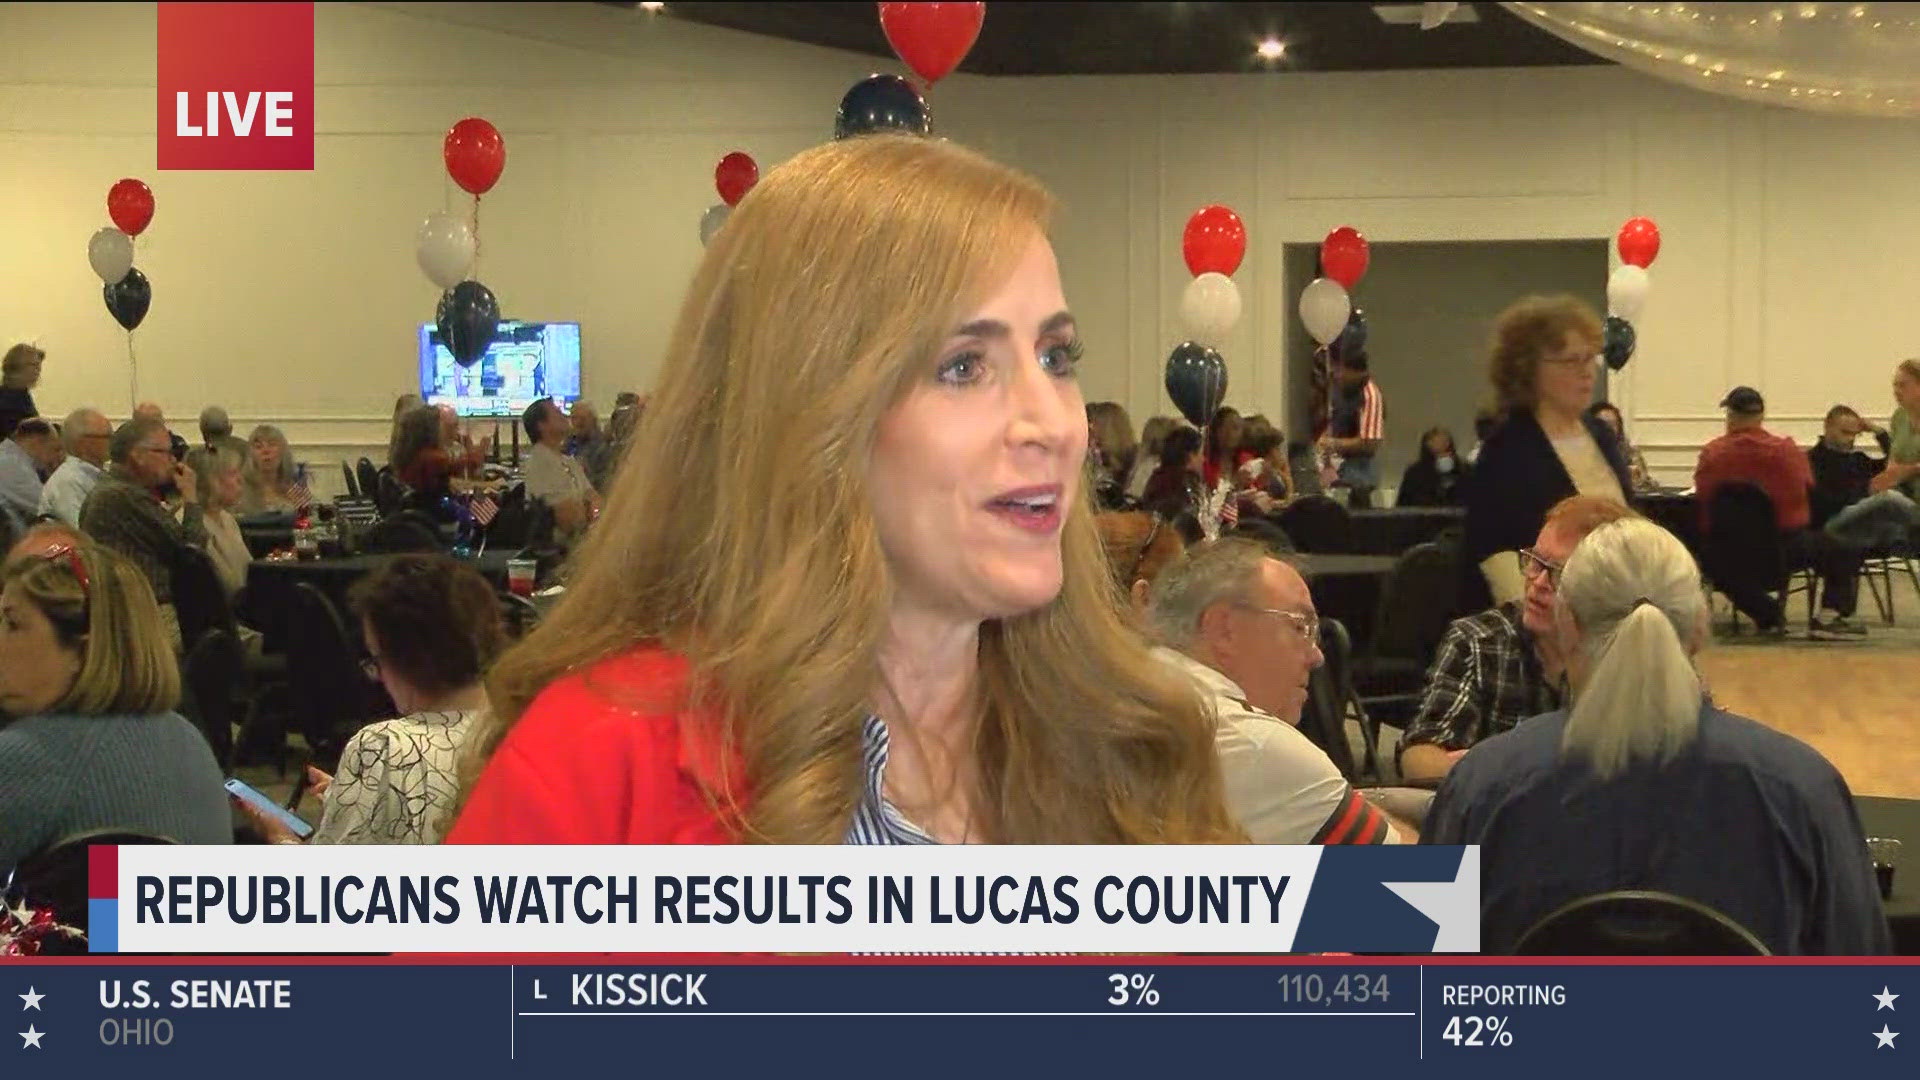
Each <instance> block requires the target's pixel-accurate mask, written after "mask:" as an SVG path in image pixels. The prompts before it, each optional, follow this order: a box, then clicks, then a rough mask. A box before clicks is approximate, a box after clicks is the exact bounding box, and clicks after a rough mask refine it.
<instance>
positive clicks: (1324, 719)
mask: <svg viewBox="0 0 1920 1080" xmlns="http://www.w3.org/2000/svg"><path fill="white" fill-rule="evenodd" d="M1320 655H1321V656H1323V657H1325V658H1326V659H1325V662H1324V663H1322V664H1321V665H1320V667H1319V668H1318V669H1316V670H1315V671H1314V673H1313V677H1312V678H1311V679H1309V680H1308V681H1307V704H1306V708H1304V709H1302V710H1301V712H1300V733H1301V734H1303V735H1305V736H1306V737H1307V738H1308V739H1310V740H1311V741H1312V742H1313V744H1314V745H1315V746H1318V747H1319V748H1320V749H1322V750H1324V751H1326V753H1327V757H1329V758H1331V759H1333V764H1334V767H1335V768H1338V769H1339V770H1340V775H1341V776H1344V777H1346V778H1347V780H1348V781H1349V782H1354V781H1358V780H1359V779H1360V774H1359V771H1358V770H1357V769H1355V768H1354V762H1353V748H1352V747H1351V746H1350V745H1348V743H1347V710H1348V707H1349V706H1350V705H1351V704H1352V702H1353V701H1354V697H1353V686H1352V684H1351V683H1350V682H1349V681H1348V679H1349V676H1350V674H1351V673H1350V671H1349V664H1350V662H1351V660H1352V657H1353V643H1352V641H1350V640H1349V639H1348V637H1347V628H1346V627H1345V626H1342V625H1341V624H1340V620H1339V619H1321V620H1320ZM1363 727H1364V725H1363Z"/></svg>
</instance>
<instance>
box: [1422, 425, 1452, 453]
mask: <svg viewBox="0 0 1920 1080" xmlns="http://www.w3.org/2000/svg"><path fill="white" fill-rule="evenodd" d="M1427 452H1428V453H1430V454H1432V455H1433V456H1434V457H1445V456H1447V455H1448V454H1451V453H1453V436H1451V435H1449V434H1447V433H1446V432H1444V431H1436V432H1434V433H1433V434H1431V435H1428V436H1427Z"/></svg>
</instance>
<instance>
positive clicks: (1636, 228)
mask: <svg viewBox="0 0 1920 1080" xmlns="http://www.w3.org/2000/svg"><path fill="white" fill-rule="evenodd" d="M1615 243H1616V244H1618V245H1619V247H1620V261H1621V262H1623V263H1626V264H1627V265H1628V266H1638V267H1640V268H1641V269H1645V268H1646V267H1648V266H1650V265H1652V264H1653V260H1654V259H1655V258H1656V257H1658V256H1659V254H1660V226H1658V225H1655V224H1654V223H1653V219H1652V218H1643V217H1637V218H1632V219H1629V220H1628V221H1627V223H1626V224H1625V225H1622V226H1620V236H1619V238H1618V239H1617V240H1616V241H1615Z"/></svg>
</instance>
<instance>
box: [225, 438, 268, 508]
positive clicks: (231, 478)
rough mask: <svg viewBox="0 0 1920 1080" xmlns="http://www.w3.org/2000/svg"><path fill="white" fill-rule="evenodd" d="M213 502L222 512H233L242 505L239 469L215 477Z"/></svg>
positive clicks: (226, 471)
mask: <svg viewBox="0 0 1920 1080" xmlns="http://www.w3.org/2000/svg"><path fill="white" fill-rule="evenodd" d="M276 452H277V450H276ZM213 501H214V503H215V504H216V508H217V509H220V510H231V509H232V508H234V507H235V506H238V505H239V504H240V470H239V469H223V470H221V471H220V474H219V475H218V476H216V477H214V480H213Z"/></svg>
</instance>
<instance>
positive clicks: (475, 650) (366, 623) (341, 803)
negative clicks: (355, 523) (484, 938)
mask: <svg viewBox="0 0 1920 1080" xmlns="http://www.w3.org/2000/svg"><path fill="white" fill-rule="evenodd" d="M349 601H350V603H351V605H352V608H353V611H354V613H355V614H356V615H358V616H359V618H360V628H361V632H362V637H363V639H364V640H365V641H366V643H367V653H368V659H367V660H366V662H365V667H366V669H367V673H368V675H369V677H371V678H376V679H378V680H379V681H380V684H381V685H382V686H385V687H386V689H387V693H388V694H389V695H390V696H391V697H392V698H393V703H394V705H396V706H397V707H398V708H399V709H400V711H401V712H402V713H403V714H404V715H402V716H401V717H399V718H398V719H394V720H383V721H381V722H379V723H375V724H369V725H367V726H366V727H364V728H361V729H360V730H359V731H358V732H356V733H355V734H354V736H353V738H352V739H350V740H348V742H347V745H346V749H344V750H342V751H341V753H340V764H339V766H338V768H337V770H336V771H335V772H334V773H333V774H328V773H327V772H325V771H323V770H321V769H319V768H317V767H315V766H312V765H309V766H308V767H307V772H306V777H307V781H308V783H309V785H310V788H311V790H312V791H313V793H314V794H315V795H316V796H318V797H319V798H320V800H321V806H322V810H321V814H320V822H319V824H318V825H317V826H315V828H314V830H313V835H312V836H311V837H308V838H306V840H307V842H309V843H314V844H437V843H439V842H440V837H441V836H442V835H443V834H444V833H445V832H446V829H447V826H448V824H449V822H448V821H446V820H444V819H445V818H446V816H447V814H448V812H449V810H450V809H451V808H452V806H453V800H454V795H455V793H456V791H457V790H458V781H457V773H458V764H459V760H460V756H461V754H462V753H463V751H464V750H465V748H466V743H467V737H468V734H469V733H470V732H471V731H472V729H473V725H474V721H475V719H476V717H478V716H479V715H480V713H481V711H482V710H483V709H484V707H485V705H486V700H487V695H486V690H485V688H484V687H482V686H481V683H480V677H481V673H482V672H484V671H485V670H486V668H487V665H488V664H489V663H491V662H492V660H493V658H494V656H495V655H496V654H498V653H499V651H500V649H501V648H502V647H503V646H504V645H505V643H506V629H505V627H504V626H503V625H502V623H501V618H500V604H499V601H497V600H496V599H495V598H494V594H493V587H492V586H491V585H488V584H487V581H486V579H485V578H483V577H481V576H480V574H479V572H478V571H476V570H474V569H473V568H472V567H470V566H467V565H466V564H464V563H461V562H458V561H456V560H454V559H451V558H448V557H447V556H445V555H400V556H396V557H394V558H393V559H390V560H388V561H387V562H385V563H383V564H381V566H380V568H379V569H378V570H376V571H374V572H373V573H372V574H371V575H369V576H367V577H365V578H362V579H361V580H360V581H359V582H358V583H357V584H355V586H354V588H353V591H352V592H351V593H350V594H349ZM235 798H236V800H237V802H238V805H239V806H240V808H241V810H242V811H243V812H244V813H245V814H246V815H247V817H248V819H249V820H250V821H251V822H252V823H253V826H254V830H255V831H256V832H258V833H259V834H260V835H261V836H262V837H264V838H265V839H267V840H268V841H270V842H273V843H299V842H301V839H302V838H301V837H300V836H299V835H298V833H297V831H296V829H294V828H293V827H292V826H291V825H290V823H289V822H287V821H286V820H285V819H284V818H283V817H281V816H280V815H278V814H275V813H273V812H272V811H271V810H270V809H264V808H262V807H261V806H260V805H258V804H257V803H255V802H253V801H250V800H248V799H246V798H245V796H244V793H235Z"/></svg>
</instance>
